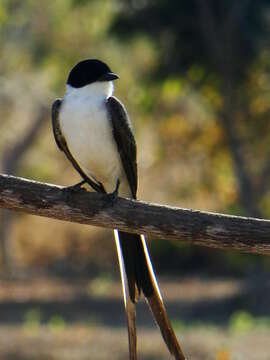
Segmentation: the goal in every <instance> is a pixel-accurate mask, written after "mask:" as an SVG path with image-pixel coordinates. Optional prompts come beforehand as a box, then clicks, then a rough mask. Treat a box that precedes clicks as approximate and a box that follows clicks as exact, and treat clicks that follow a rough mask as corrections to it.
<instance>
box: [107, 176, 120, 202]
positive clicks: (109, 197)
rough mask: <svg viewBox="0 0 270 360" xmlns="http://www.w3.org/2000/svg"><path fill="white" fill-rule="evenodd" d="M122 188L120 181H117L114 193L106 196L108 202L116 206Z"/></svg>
mask: <svg viewBox="0 0 270 360" xmlns="http://www.w3.org/2000/svg"><path fill="white" fill-rule="evenodd" d="M119 186H120V180H119V179H117V182H116V186H115V189H114V191H113V192H111V193H109V194H106V200H107V201H108V202H109V203H111V205H114V204H115V202H116V200H117V198H118V190H119Z"/></svg>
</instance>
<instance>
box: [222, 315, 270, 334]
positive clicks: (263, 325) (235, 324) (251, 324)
mask: <svg viewBox="0 0 270 360" xmlns="http://www.w3.org/2000/svg"><path fill="white" fill-rule="evenodd" d="M269 327H270V318H269V317H258V318H256V317H253V316H252V315H251V314H249V313H247V312H245V311H237V312H236V313H234V314H233V315H232V316H231V318H230V321H229V331H230V332H232V333H233V334H235V333H247V332H250V331H252V330H255V329H257V330H258V329H262V330H263V329H267V328H268V329H269Z"/></svg>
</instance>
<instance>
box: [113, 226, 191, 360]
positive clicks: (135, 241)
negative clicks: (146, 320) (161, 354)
mask: <svg viewBox="0 0 270 360" xmlns="http://www.w3.org/2000/svg"><path fill="white" fill-rule="evenodd" d="M114 235H115V241H116V247H117V252H118V259H119V265H120V271H121V279H122V286H123V294H124V302H125V308H126V314H127V323H128V335H129V354H130V355H129V356H130V357H129V359H130V360H136V359H137V352H136V323H135V320H136V315H135V304H136V301H137V300H138V299H139V296H140V293H141V292H143V294H144V296H145V298H146V301H147V303H148V305H149V307H150V309H151V311H152V314H153V316H154V318H155V321H156V323H157V325H158V326H159V328H160V331H161V334H162V336H163V339H164V341H165V343H166V345H167V347H168V349H169V351H170V353H171V355H173V356H174V358H175V359H176V360H185V356H184V354H183V352H182V350H181V347H180V345H179V343H178V341H177V338H176V335H175V333H174V331H173V328H172V325H171V323H170V320H169V318H168V315H167V312H166V309H165V306H164V304H163V301H162V297H161V294H160V290H159V287H158V284H157V281H156V277H155V274H154V271H153V267H152V264H151V260H150V257H149V254H148V249H147V244H146V240H145V237H144V236H143V235H141V236H140V235H136V234H128V233H124V232H120V231H118V230H114Z"/></svg>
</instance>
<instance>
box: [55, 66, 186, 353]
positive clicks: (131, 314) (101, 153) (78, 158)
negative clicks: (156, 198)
mask: <svg viewBox="0 0 270 360" xmlns="http://www.w3.org/2000/svg"><path fill="white" fill-rule="evenodd" d="M116 79H118V76H117V75H116V74H115V73H113V72H112V71H111V69H110V68H109V66H108V65H106V64H105V63H104V62H102V61H100V60H96V59H87V60H83V61H80V62H79V63H78V64H77V65H75V66H74V67H73V68H72V69H71V71H70V73H69V76H68V79H67V85H66V93H65V95H64V98H63V99H57V100H56V101H55V102H54V103H53V105H52V125H53V132H54V136H55V140H56V143H57V145H58V147H59V148H60V150H62V151H63V152H64V153H65V155H66V156H67V158H68V159H69V160H70V162H71V163H72V165H73V166H74V168H75V169H76V170H77V171H78V173H79V174H80V176H81V177H82V181H81V182H80V183H79V184H76V185H74V186H73V187H71V188H73V189H78V188H80V186H81V185H82V184H84V183H87V184H89V185H90V186H91V187H92V188H93V189H94V190H96V191H98V192H101V193H107V194H111V195H108V196H113V197H115V198H117V195H118V194H119V195H120V196H122V197H128V198H132V199H136V193H137V161H136V142H135V139H134V135H133V130H132V124H131V121H130V119H129V116H128V114H127V111H126V109H125V107H124V105H123V104H122V103H121V102H120V101H119V100H118V99H117V98H115V97H113V96H112V93H113V81H114V80H116ZM114 235H115V242H116V247H117V253H118V259H119V265H120V272H121V279H122V285H123V294H124V303H125V309H126V315H127V324H128V337H129V354H130V355H129V359H130V360H136V359H137V350H136V323H135V304H136V302H137V300H138V299H139V297H140V294H141V293H143V295H144V296H145V299H146V301H147V303H148V305H149V307H150V309H151V311H152V313H153V316H154V318H155V320H156V322H157V324H158V326H159V328H160V330H161V333H162V336H163V338H164V341H165V343H166V344H167V347H168V349H169V351H170V353H171V354H172V355H173V356H174V358H175V359H180V360H184V359H185V357H184V355H183V353H182V350H181V347H180V345H179V344H178V341H177V338H176V336H175V333H174V331H173V328H172V326H171V323H170V321H169V319H168V316H167V313H166V310H165V307H164V304H163V301H162V298H161V294H160V291H159V288H158V284H157V281H156V278H155V274H154V271H153V268H152V264H151V260H150V257H149V254H148V250H147V245H146V240H145V237H144V236H143V235H141V236H140V235H136V234H128V233H125V232H122V231H118V230H114Z"/></svg>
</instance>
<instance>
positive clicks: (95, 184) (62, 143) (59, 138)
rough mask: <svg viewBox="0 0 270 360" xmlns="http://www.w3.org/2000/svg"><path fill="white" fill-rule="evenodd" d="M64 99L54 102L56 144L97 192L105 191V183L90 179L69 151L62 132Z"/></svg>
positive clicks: (53, 121) (53, 122) (53, 125)
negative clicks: (61, 121)
mask: <svg viewBox="0 0 270 360" xmlns="http://www.w3.org/2000/svg"><path fill="white" fill-rule="evenodd" d="M61 104H62V100H61V99H57V100H55V102H54V103H53V104H52V127H53V134H54V138H55V141H56V144H57V145H58V147H59V149H60V150H61V151H63V152H64V153H65V155H66V157H67V158H68V160H69V161H70V162H71V163H72V165H73V167H74V168H75V169H76V170H77V171H78V173H79V174H80V175H81V177H82V178H83V179H84V180H85V181H86V182H87V183H88V184H89V185H90V186H91V187H92V188H93V189H94V190H96V191H97V192H102V193H105V192H106V191H105V189H104V187H103V185H102V184H101V183H99V182H95V181H93V180H92V179H90V178H89V177H88V176H87V175H86V174H85V173H84V172H83V170H82V169H81V168H80V166H79V164H78V163H77V161H76V160H75V159H74V157H73V156H72V154H71V152H70V151H69V148H68V146H67V143H66V139H65V137H64V135H63V134H62V132H61V127H60V123H59V111H60V108H61Z"/></svg>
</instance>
